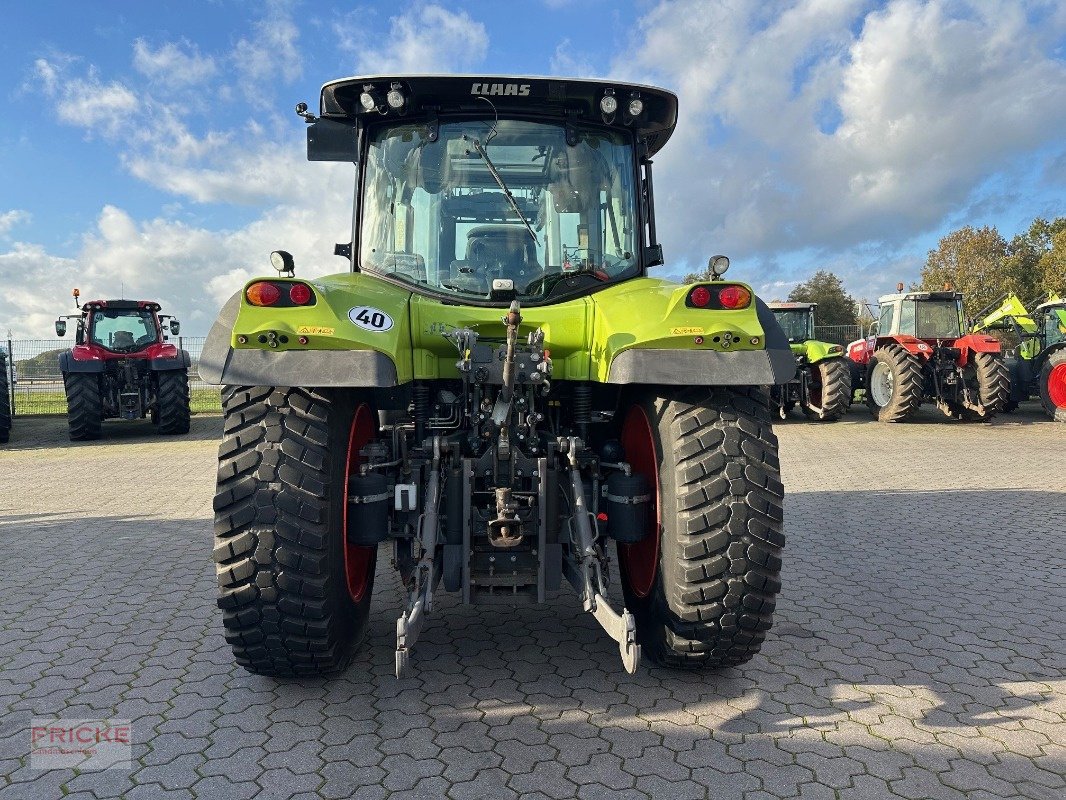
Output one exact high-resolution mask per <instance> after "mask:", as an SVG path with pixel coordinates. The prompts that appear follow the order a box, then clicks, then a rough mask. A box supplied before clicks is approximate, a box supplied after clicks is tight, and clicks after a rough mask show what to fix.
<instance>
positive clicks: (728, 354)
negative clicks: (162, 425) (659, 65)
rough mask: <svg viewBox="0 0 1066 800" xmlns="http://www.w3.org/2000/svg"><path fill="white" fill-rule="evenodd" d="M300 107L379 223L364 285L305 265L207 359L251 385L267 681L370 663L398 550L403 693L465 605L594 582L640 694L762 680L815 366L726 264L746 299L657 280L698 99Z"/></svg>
mask: <svg viewBox="0 0 1066 800" xmlns="http://www.w3.org/2000/svg"><path fill="white" fill-rule="evenodd" d="M296 110H297V113H298V114H300V115H301V116H302V117H303V118H304V120H305V121H306V122H307V123H308V128H307V148H308V158H309V159H310V160H312V161H340V162H349V163H353V164H355V165H356V170H355V172H356V179H355V186H356V198H357V201H356V210H355V214H354V222H353V228H352V239H351V241H349V242H344V243H341V244H338V245H337V246H336V248H335V254H336V255H339V256H341V257H343V258H344V260H345V262H346V264H345V267H346V268H345V269H344V270H343V271H341V272H339V273H338V274H333V275H328V276H326V277H322V278H313V279H312V278H300V277H297V276H296V272H295V270H296V266H295V264H294V261H293V258H292V256H291V255H289V254H288V253H286V252H284V251H275V252H274V253H272V254H271V262H272V264H273V266H274V268H275V269H276V270H277V272H278V274H277V275H276V276H271V277H262V278H256V279H254V280H252V281H250V282H249V283H247V284H246V285H245V287H244V288H243V289H242V290H241V291H239V292H238V293H236V294H235V295H234V296H233V297H232V298H231V299H230V301H229V302H228V303H226V305H225V306H224V308H223V309H222V312H221V314H220V316H219V318H218V320H217V321H216V323H215V325H214V326H213V328H212V330H211V332H210V335H209V337H208V340H207V342H206V345H205V348H204V350H203V354H202V357H201V361H200V375H201V376H202V377H203V378H205V379H206V380H208V381H211V382H214V383H219V384H222V385H223V386H224V389H223V393H222V397H223V409H224V416H225V420H224V429H225V432H224V439H223V442H222V445H221V447H220V450H219V466H218V484H217V487H218V488H217V494H216V496H215V537H216V546H215V551H214V558H215V561H216V564H217V572H218V582H219V587H220V596H219V600H218V602H219V606H220V607H221V609H222V617H223V625H224V627H225V631H226V637H227V639H228V641H229V642H230V644H231V645H232V648H233V651H234V654H235V657H236V659H237V661H238V662H239V663H240V664H242V665H243V666H244V667H245V668H247V669H248V670H250V671H253V672H257V673H262V674H270V675H279V676H286V675H290V676H291V675H316V674H323V673H328V672H331V671H335V670H339V669H342V668H344V667H345V666H346V665H347V664H348V663H349V662H350V660H351V659H352V657H353V654H354V652H355V649H356V647H357V645H358V644H359V642H360V641H361V640H362V639H363V637H364V636H365V634H366V632H367V626H368V617H369V610H370V603H371V597H372V595H373V590H374V577H375V571H376V566H377V561H378V557H379V551H380V550H381V549H382V548H388V550H389V552H388V554H387V555H386V556H385V558H388V560H389V561H390V562H391V564H392V565H393V566H394V567H395V569H396V570H397V571H398V572H399V576H400V579H401V581H402V585H403V587H404V605H403V609H402V613H401V614H400V616H399V619H398V620H397V623H396V649H395V667H396V672H397V675H399V674H401V673H402V672H403V671H404V670H405V669H406V668H408V666H409V663H410V661H411V658H412V656H411V653H412V648H413V646H414V645H415V642H416V640H417V639H418V636H419V633H420V631H421V630H422V627H423V625H424V623H425V620H426V616H427V615H428V614H429V613H430V612H431V610H432V609H433V606H434V601H435V598H436V597H437V595H438V593H439V592H441V591H445V592H450V593H455V594H456V595H457V596H458V597H459V598H461V602H462V603H464V604H470V605H491V604H501V605H502V606H503V609H504V610H501V613H504V614H506V613H507V611H506V610H505V609H506V608H508V607H511V606H514V605H516V604H541V603H544V602H545V600H546V599H547V598H548V597H549V596H550V594H551V593H552V592H554V591H555V590H556V589H558V588H559V587H560V585H561V583H562V582H563V581H564V580H565V581H566V582H568V583H569V584H570V585H571V586H573V587H574V589H575V590H576V593H577V595H578V598H579V607H580V608H582V609H583V610H584V611H586V612H588V613H590V614H592V615H593V616H594V618H595V619H596V621H597V622H598V623H599V624H600V625H601V626H602V628H603V629H604V631H605V632H606V633H607V635H608V636H610V637H611V638H612V639H613V640H614V641H615V642H616V643H617V646H618V651H619V653H620V655H621V658H622V663H623V665H624V666H625V668H626V669H627V670H629V671H634V670H636V668H637V663H638V661H639V659H640V656H641V653H642V652H643V653H644V654H646V655H649V656H650V657H651V658H652V659H654V660H655V661H656V662H658V663H660V664H665V665H669V666H673V667H682V668H717V667H727V666H731V665H736V664H741V663H743V662H745V661H747V660H748V659H750V658H751V657H752V656H753V655H754V654H755V653H756V652H758V650H759V647H760V645H761V643H762V642H763V640H764V638H765V636H766V632H767V630H768V629H769V628H770V624H771V615H772V612H773V610H774V605H775V599H776V596H777V594H778V592H779V590H780V588H781V583H780V569H781V549H782V546H783V544H784V537H783V533H782V496H783V489H782V483H781V477H780V474H779V467H778V454H777V439H776V437H775V435H774V432H773V428H772V426H771V413H770V407H769V400H768V394H767V391H766V389H765V388H762V387H766V386H770V385H775V384H782V383H786V382H788V381H789V380H791V379H792V376H793V374H794V372H795V358H794V357H793V355H792V352H791V351H790V350H789V345H788V340H787V338H786V337H785V336H784V334H783V332H782V331H781V329H780V327H779V326H778V324H777V323H776V321H775V320H774V316H773V314H772V313H771V311H770V310H769V309H768V308H767V306H766V304H765V303H763V302H762V301H761V300H759V299H758V298H756V297H755V296H754V293H753V292H752V290H751V288H750V287H749V286H747V285H745V284H743V283H740V282H733V281H726V280H722V279H721V275H722V273H724V272H725V270H726V268H727V267H728V259H726V258H725V257H715V258H713V259H711V264H710V266H711V270H712V272H713V273H714V275H715V276H716V277H717V278H719V279H718V280H713V281H707V282H701V283H697V284H695V285H688V286H682V285H678V284H676V283H671V282H668V281H665V280H661V279H657V278H652V277H649V276H648V272H649V270H650V269H651V268H652V267H655V266H657V265H659V264H661V263H663V255H662V249H661V247H660V245H659V243H658V240H657V238H656V232H655V218H654V193H653V187H652V157H653V156H654V155H655V153H656V152H657V151H658V150H659V149H660V148H661V147H662V146H663V145H664V144H665V143H666V141H667V139H669V138H670V135H671V133H672V132H673V129H674V125H675V123H676V119H677V98H676V97H675V96H674V95H673V94H671V93H670V92H667V91H664V90H662V89H655V88H649V87H646V86H635V85H628V84H622V83H618V82H601V81H587V80H569V79H538V78H514V77H509V78H504V77H500V78H492V79H481V78H473V79H472V78H461V77H401V76H380V77H369V78H350V79H345V80H337V81H333V82H330V83H327V84H326V85H325V86H324V87H323V88H322V90H321V97H320V110H319V112H318V114H314V113H311V112H309V111H308V109H307V105H306V104H303V103H301V104H300V105H298V106H297V107H296ZM612 578H614V579H616V580H618V581H620V583H621V589H622V593H623V596H624V598H625V600H624V607H621V608H619V607H618V606H617V603H614V602H611V601H609V600H608V599H607V598H608V596H609V595H608V586H609V584H610V582H611V580H612ZM427 668H431V667H430V665H427Z"/></svg>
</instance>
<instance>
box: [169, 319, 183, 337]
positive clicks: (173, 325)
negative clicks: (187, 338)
mask: <svg viewBox="0 0 1066 800" xmlns="http://www.w3.org/2000/svg"><path fill="white" fill-rule="evenodd" d="M179 333H181V323H180V322H178V321H177V320H176V319H172V320H171V321H170V335H171V336H177V335H178V334H179Z"/></svg>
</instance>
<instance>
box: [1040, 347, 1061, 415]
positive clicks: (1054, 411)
mask: <svg viewBox="0 0 1066 800" xmlns="http://www.w3.org/2000/svg"><path fill="white" fill-rule="evenodd" d="M1040 405H1042V406H1043V407H1044V412H1045V413H1046V414H1047V415H1048V416H1049V417H1051V419H1053V420H1054V421H1055V422H1066V349H1060V350H1057V351H1056V352H1054V353H1052V354H1051V355H1050V356H1048V357H1047V360H1046V361H1044V366H1043V367H1041V368H1040Z"/></svg>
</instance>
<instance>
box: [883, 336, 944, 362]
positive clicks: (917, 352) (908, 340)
mask: <svg viewBox="0 0 1066 800" xmlns="http://www.w3.org/2000/svg"><path fill="white" fill-rule="evenodd" d="M889 344H898V345H899V346H900V347H902V348H903V349H904V350H906V351H907V352H908V353H910V354H911V355H912V356H918V357H919V358H921V359H923V360H925V359H928V358H929V357H930V356H931V355H932V354H933V348H932V347H930V346H929V345H928V344H927V343H926V342H923V341H922V340H921V339H916V338H915V337H913V336H907V335H906V334H899V335H896V336H878V337H877V343H876V344H875V345H874V349H875V350H876V349H877V348H878V347H884V346H885V345H889Z"/></svg>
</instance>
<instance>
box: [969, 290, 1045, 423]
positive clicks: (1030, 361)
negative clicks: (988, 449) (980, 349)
mask: <svg viewBox="0 0 1066 800" xmlns="http://www.w3.org/2000/svg"><path fill="white" fill-rule="evenodd" d="M1027 306H1028V307H1032V308H1033V311H1032V313H1030V312H1029V311H1028V310H1027ZM971 327H972V330H973V332H974V333H977V332H980V331H992V330H1007V331H1010V332H1012V333H1013V334H1015V336H1017V337H1018V340H1019V344H1018V346H1017V348H1016V349H1015V350H1014V351H1013V352H1012V353H1011V355H1010V356H1008V358H1007V359H1006V364H1007V368H1008V369H1009V370H1010V378H1011V383H1010V399H1009V400H1008V402H1007V405H1006V406H1005V408H1004V409H1003V410H1004V411H1007V412H1010V411H1013V410H1014V409H1016V408H1017V407H1018V404H1019V403H1020V402H1022V401H1023V400H1028V399H1029V398H1031V397H1034V396H1036V397H1039V398H1040V404H1041V405H1042V406H1043V407H1044V411H1045V412H1047V415H1048V416H1049V417H1051V419H1053V420H1055V421H1056V422H1066V300H1063V298H1062V297H1060V296H1059V295H1057V294H1050V295H1047V296H1045V297H1044V298H1041V299H1039V300H1036V301H1033V302H1031V303H1028V304H1026V303H1023V302H1022V301H1021V300H1020V299H1019V298H1018V296H1017V295H1015V294H1013V293H1007V294H1005V295H1003V296H1002V297H1000V298H999V299H998V300H996V301H995V302H993V303H992V304H990V305H989V306H988V307H987V308H983V309H981V310H980V311H978V312H977V314H975V315H974V321H973V322H972V324H971Z"/></svg>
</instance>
